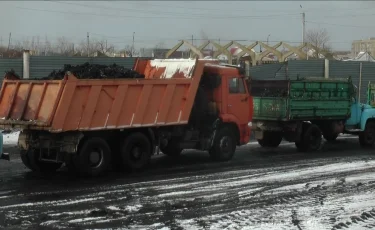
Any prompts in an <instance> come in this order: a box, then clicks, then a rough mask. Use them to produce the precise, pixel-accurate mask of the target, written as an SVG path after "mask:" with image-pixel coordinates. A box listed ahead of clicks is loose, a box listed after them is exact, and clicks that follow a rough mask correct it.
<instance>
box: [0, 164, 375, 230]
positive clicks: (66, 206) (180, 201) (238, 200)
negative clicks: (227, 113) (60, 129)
mask: <svg viewBox="0 0 375 230" xmlns="http://www.w3.org/2000/svg"><path fill="white" fill-rule="evenodd" d="M355 163H356V165H357V167H356V168H358V167H359V168H360V167H363V169H357V170H350V168H354V167H350V165H351V163H346V164H341V165H339V166H340V167H344V166H345V165H346V166H347V167H346V168H348V170H344V171H343V172H342V170H341V171H339V172H338V173H333V174H330V175H327V176H325V177H322V175H321V174H318V175H312V176H309V177H307V178H306V177H302V178H298V177H295V176H296V175H295V176H294V177H293V176H292V177H290V178H288V177H286V180H284V181H279V182H278V181H275V180H277V179H279V178H278V177H277V175H285V174H287V172H290V167H289V168H288V169H284V170H281V169H278V168H276V169H277V170H272V171H271V172H267V171H265V170H270V169H265V170H260V171H262V172H258V173H254V172H255V171H256V170H255V171H254V170H243V171H240V172H237V173H236V172H231V173H223V174H224V177H225V178H223V179H217V177H218V176H219V175H220V174H214V175H205V176H202V177H201V178H199V177H196V178H194V179H195V180H198V182H197V181H194V182H191V178H190V179H189V178H183V179H179V180H174V185H175V186H171V184H169V185H168V184H167V185H166V184H160V182H145V183H142V186H139V185H137V184H135V185H124V186H121V185H119V186H114V187H112V188H107V189H108V190H107V191H106V190H105V189H106V188H105V187H103V188H101V189H100V190H99V191H96V192H89V193H88V194H85V195H82V196H78V197H74V198H72V199H58V197H53V196H52V197H51V199H50V201H39V202H35V201H34V202H28V203H20V204H11V203H14V201H15V200H13V199H8V198H6V200H7V201H6V203H8V204H6V203H4V204H5V205H3V206H2V207H0V210H6V211H8V214H9V215H8V219H12V218H13V219H14V220H15V219H17V218H18V220H19V221H21V223H24V222H25V221H30V219H31V220H33V221H32V222H34V221H37V222H38V221H44V222H43V224H42V225H44V226H66V227H75V226H79V225H87V226H97V227H100V226H102V227H104V226H105V225H106V224H108V222H107V221H108V218H110V219H111V225H114V226H116V225H117V224H120V223H121V224H124V223H125V224H126V225H127V226H129V227H131V226H141V224H143V225H145V224H146V226H151V225H153V224H155V223H159V222H160V223H162V224H161V225H163V226H169V227H170V228H175V227H178V226H179V224H178V220H177V219H181V218H182V219H189V218H190V219H195V221H196V222H197V223H198V226H201V227H202V226H217V227H220V228H226V227H235V226H236V225H237V226H239V227H243V226H248V225H249V224H251V225H254V224H255V225H256V224H258V225H259V224H260V223H261V222H265V223H267V221H265V220H264V218H263V216H269V215H270V213H276V214H278V215H281V216H283V218H285V214H284V213H283V211H282V208H281V207H286V206H288V207H289V209H290V208H295V205H297V204H298V205H300V206H301V205H302V206H305V207H309V206H317V205H320V204H321V202H322V199H326V197H327V195H326V194H327V193H336V192H338V191H340V189H344V191H343V192H344V193H350V192H353V189H354V190H355V187H353V188H352V187H349V188H348V187H343V186H337V183H339V182H340V180H339V181H338V182H337V183H336V184H335V183H334V184H332V185H326V186H322V185H321V184H322V182H320V184H316V185H315V186H312V187H311V185H306V186H307V188H305V189H299V190H298V189H296V191H294V192H293V190H288V189H287V190H286V192H274V190H275V189H278V188H282V187H285V186H293V185H296V184H297V185H298V184H303V183H305V182H306V181H310V182H311V183H314V181H316V180H320V181H322V180H323V182H324V180H329V179H332V178H343V177H345V176H347V175H349V174H353V173H356V174H359V173H361V172H362V171H363V170H366V172H374V171H375V169H374V167H372V166H370V164H372V163H375V162H372V161H371V162H368V163H363V162H359V163H358V162H355ZM366 165H367V166H366ZM291 167H292V166H291ZM294 167H295V168H296V167H299V166H298V165H294ZM318 167H322V169H321V170H324V169H325V167H324V166H318ZM313 168H314V166H312V167H311V166H310V167H304V168H303V169H299V170H300V171H302V172H305V174H308V172H311V171H314V170H312V169H313ZM297 171H298V170H297ZM316 171H317V170H316V169H315V172H316ZM251 173H254V174H251ZM298 175H301V174H298ZM298 175H297V176H298ZM267 176H268V177H270V178H271V179H272V178H273V177H276V178H275V179H273V180H267ZM262 178H263V179H262ZM176 182H178V183H177V184H176ZM189 182H190V183H191V184H190V185H189V186H182V185H183V184H184V183H189ZM161 183H163V182H161ZM155 184H156V185H155ZM172 185H173V184H172ZM374 185H375V184H370V185H368V186H366V187H365V189H364V190H363V189H362V191H365V190H366V191H367V190H369V191H371V190H373V189H374ZM126 186H128V188H126ZM168 186H170V187H168ZM111 189H115V190H111ZM194 190H195V193H192V191H193V192H194ZM113 193H114V194H113ZM30 196H31V197H32V196H33V194H30ZM37 196H40V195H39V194H34V198H35V197H37ZM36 200H37V199H36ZM88 202H89V204H87V203H88ZM121 203H122V204H123V205H121ZM81 204H85V205H88V206H89V207H91V209H88V208H87V206H84V207H82V206H81ZM30 207H31V208H32V209H31V210H30ZM98 207H99V208H98ZM50 209H53V211H51V210H50ZM259 209H261V210H259ZM15 210H16V211H15ZM67 210H72V211H69V212H68V211H67ZM238 210H242V211H238ZM249 210H258V213H257V214H256V213H254V211H250V213H249ZM40 212H44V213H45V215H40ZM64 212H65V213H64ZM208 213H210V214H211V215H217V216H214V217H211V218H210V217H207V216H208ZM223 213H224V214H223ZM225 213H228V214H225ZM280 213H281V214H280ZM290 213H291V212H290ZM290 213H289V214H288V216H289V217H288V218H289V219H291V218H292V217H291V214H290ZM296 213H297V214H298V211H296ZM221 215H222V217H220V216H221ZM199 217H203V218H199ZM205 217H206V218H207V219H205ZM33 218H34V219H33ZM145 219H146V220H145ZM228 220H230V222H229V223H228ZM176 221H177V222H176ZM15 223H16V222H13V224H15ZM34 223H35V222H34ZM291 223H292V220H290V224H291ZM302 223H303V221H302ZM8 225H12V222H11V221H10V222H8ZM121 226H123V225H121ZM155 227H157V226H155Z"/></svg>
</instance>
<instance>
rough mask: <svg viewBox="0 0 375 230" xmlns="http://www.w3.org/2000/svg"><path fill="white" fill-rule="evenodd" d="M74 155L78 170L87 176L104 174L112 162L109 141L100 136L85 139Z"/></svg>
mask: <svg viewBox="0 0 375 230" xmlns="http://www.w3.org/2000/svg"><path fill="white" fill-rule="evenodd" d="M83 141H84V142H83V144H82V146H81V147H80V148H79V150H78V155H77V156H76V157H74V158H73V159H74V165H75V167H76V169H77V171H78V172H80V173H82V174H83V175H86V176H93V177H95V176H99V175H100V174H103V173H104V172H105V171H106V170H107V169H108V168H109V165H110V163H111V156H112V155H111V154H112V153H111V149H110V148H109V146H108V143H107V142H106V141H105V140H104V139H102V138H100V137H91V138H89V139H86V140H83Z"/></svg>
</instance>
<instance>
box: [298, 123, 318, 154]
mask: <svg viewBox="0 0 375 230" xmlns="http://www.w3.org/2000/svg"><path fill="white" fill-rule="evenodd" d="M301 139H302V140H301V141H299V142H296V147H297V148H298V150H299V151H301V152H309V151H316V150H319V149H320V147H321V145H322V132H321V131H320V129H319V127H318V126H317V125H313V124H309V125H307V127H306V128H305V129H304V130H303V132H302V138H301Z"/></svg>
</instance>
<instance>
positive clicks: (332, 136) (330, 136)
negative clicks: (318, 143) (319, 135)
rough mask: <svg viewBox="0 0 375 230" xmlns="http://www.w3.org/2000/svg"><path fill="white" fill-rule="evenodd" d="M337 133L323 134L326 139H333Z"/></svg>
mask: <svg viewBox="0 0 375 230" xmlns="http://www.w3.org/2000/svg"><path fill="white" fill-rule="evenodd" d="M338 136H339V135H338V134H323V137H324V139H326V141H335V140H336V139H337V137H338Z"/></svg>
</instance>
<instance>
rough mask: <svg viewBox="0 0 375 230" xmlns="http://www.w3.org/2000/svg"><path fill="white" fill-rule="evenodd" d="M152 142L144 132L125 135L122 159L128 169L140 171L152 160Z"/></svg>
mask: <svg viewBox="0 0 375 230" xmlns="http://www.w3.org/2000/svg"><path fill="white" fill-rule="evenodd" d="M151 155H152V147H151V142H150V140H149V139H148V138H147V136H146V135H144V134H143V133H140V132H137V133H132V134H130V135H128V136H127V137H125V140H124V144H123V146H122V148H121V159H122V163H123V165H124V167H125V169H126V170H128V171H139V170H142V169H144V168H145V167H146V166H147V165H148V164H149V162H150V159H151Z"/></svg>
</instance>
